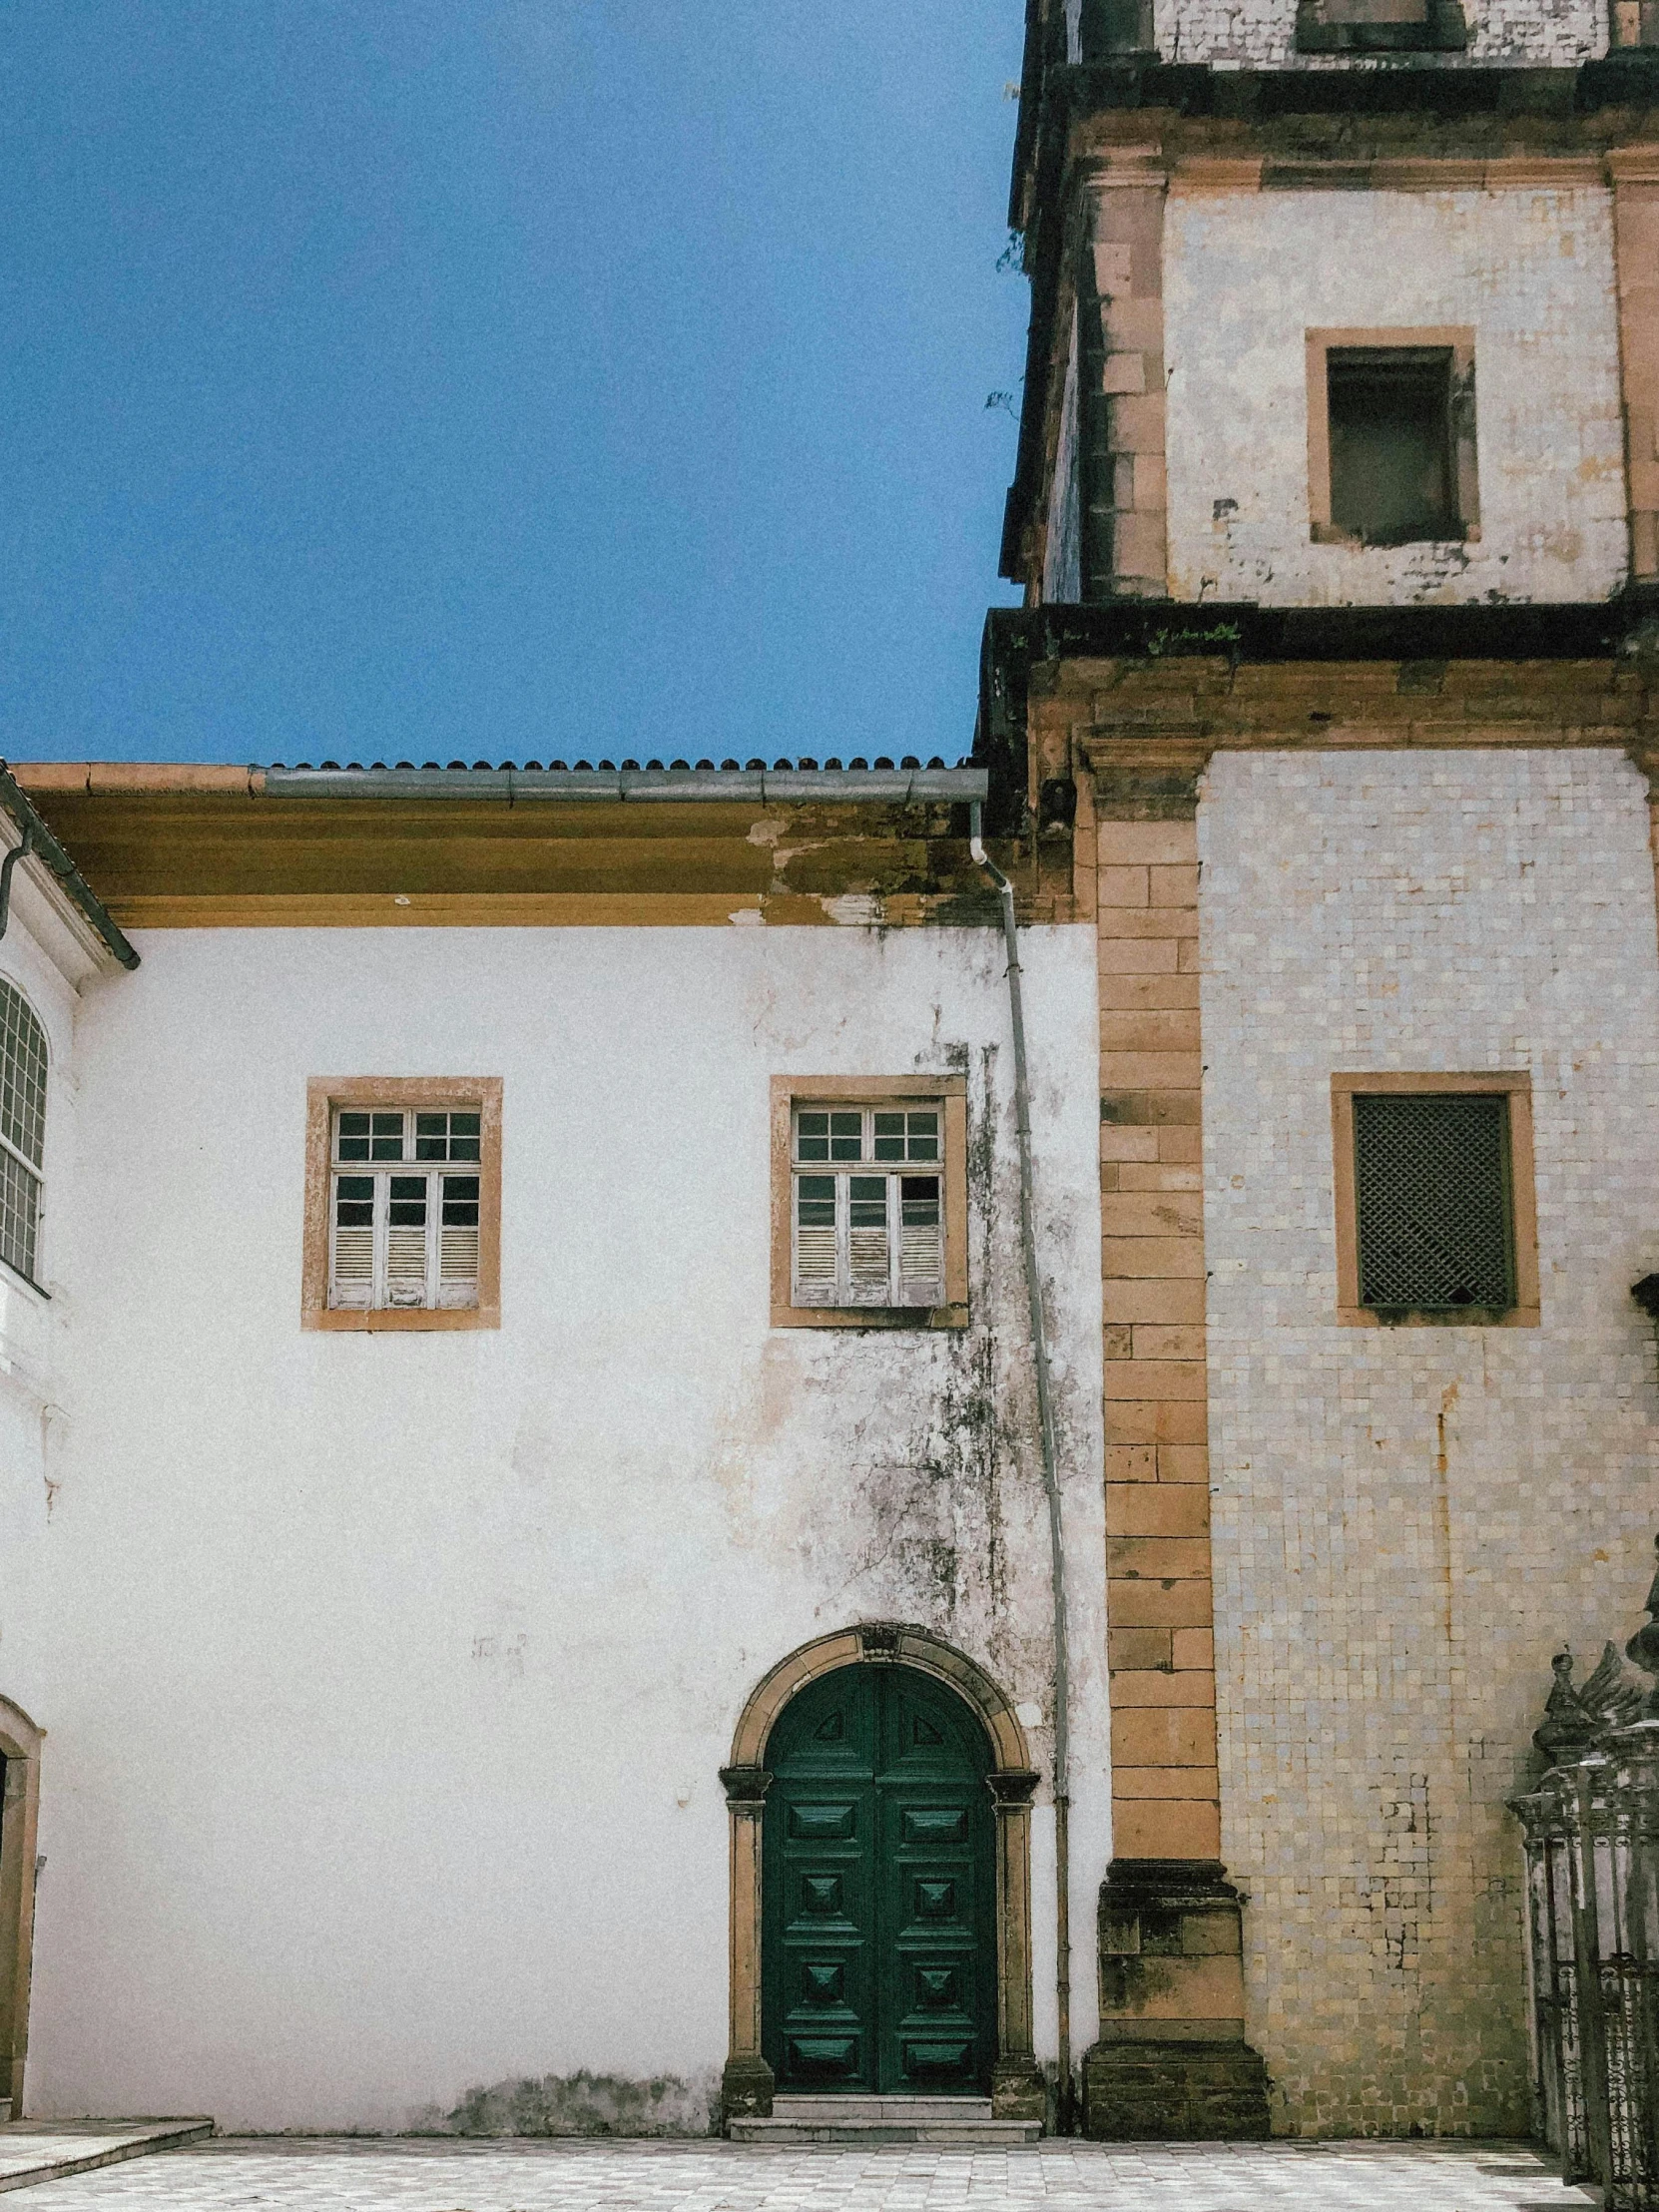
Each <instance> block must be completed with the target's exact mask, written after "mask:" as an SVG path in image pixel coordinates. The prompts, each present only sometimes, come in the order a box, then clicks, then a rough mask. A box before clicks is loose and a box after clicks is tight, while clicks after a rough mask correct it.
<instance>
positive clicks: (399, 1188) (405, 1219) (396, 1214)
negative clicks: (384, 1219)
mask: <svg viewBox="0 0 1659 2212" xmlns="http://www.w3.org/2000/svg"><path fill="white" fill-rule="evenodd" d="M388 1219H389V1220H390V1222H391V1225H392V1227H393V1228H394V1229H419V1228H421V1227H423V1226H424V1224H425V1220H426V1178H425V1176H423V1175H394V1176H393V1177H392V1178H391V1209H390V1213H389V1216H388Z"/></svg>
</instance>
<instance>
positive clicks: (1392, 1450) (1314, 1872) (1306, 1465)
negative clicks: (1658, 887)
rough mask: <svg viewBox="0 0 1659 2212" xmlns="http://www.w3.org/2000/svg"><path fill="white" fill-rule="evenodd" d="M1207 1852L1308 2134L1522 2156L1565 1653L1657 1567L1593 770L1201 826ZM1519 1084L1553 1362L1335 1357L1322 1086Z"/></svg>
mask: <svg viewBox="0 0 1659 2212" xmlns="http://www.w3.org/2000/svg"><path fill="white" fill-rule="evenodd" d="M1199 831H1200V846H1201V851H1202V853H1203V893H1202V926H1203V948H1204V949H1203V957H1204V981H1203V1019H1204V1057H1205V1062H1206V1071H1207V1072H1206V1076H1205V1100H1204V1127H1205V1181H1206V1192H1207V1196H1206V1200H1205V1233H1206V1239H1207V1257H1208V1261H1209V1266H1210V1269H1211V1306H1210V1408H1211V1444H1212V1452H1211V1457H1212V1468H1213V1480H1214V1483H1215V1499H1214V1506H1215V1530H1216V1534H1215V1569H1216V1604H1217V1619H1216V1627H1217V1645H1218V1668H1219V1695H1220V1720H1221V1771H1222V1802H1223V1820H1224V1833H1223V1846H1224V1851H1225V1855H1226V1858H1227V1861H1228V1864H1229V1866H1230V1868H1231V1870H1232V1872H1233V1874H1234V1875H1235V1877H1236V1878H1237V1879H1238V1880H1239V1881H1240V1883H1241V1884H1242V1886H1243V1887H1244V1889H1245V1890H1246V1892H1247V1893H1248V1895H1249V1899H1250V1904H1249V1909H1248V1912H1247V1915H1246V1922H1245V1938H1246V1939H1245V1953H1246V1969H1247V1975H1248V1982H1249V2004H1250V2021H1249V2029H1250V2034H1251V2037H1252V2039H1253V2040H1254V2041H1255V2042H1256V2043H1257V2044H1258V2045H1259V2047H1260V2048H1261V2049H1262V2050H1263V2052H1264V2054H1265V2055H1266V2058H1267V2061H1268V2065H1269V2069H1270V2071H1271V2072H1272V2074H1273V2076H1274V2078H1275V2082H1276V2087H1277V2089H1278V2092H1279V2094H1280V2097H1281V2100H1282V2107H1281V2108H1282V2119H1283V2122H1284V2124H1287V2125H1289V2126H1290V2127H1292V2128H1293V2129H1300V2130H1303V2131H1305V2132H1309V2133H1337V2134H1342V2133H1353V2132H1376V2131H1381V2132H1383V2133H1394V2134H1398V2133H1403V2132H1405V2131H1406V2130H1408V2129H1409V2128H1411V2127H1412V2126H1417V2127H1420V2128H1422V2129H1424V2130H1425V2131H1426V2132H1429V2133H1434V2132H1440V2131H1449V2132H1458V2131H1467V2132H1472V2133H1475V2134H1480V2133H1487V2134H1504V2133H1524V2132H1525V2129H1526V2126H1527V2124H1528V2120H1527V2110H1526V2091H1525V2049H1524V2044H1525V2037H1524V2009H1523V1998H1522V1965H1521V1951H1520V1942H1519V1930H1520V1898H1519V1879H1518V1878H1519V1871H1520V1842H1519V1835H1518V1830H1517V1828H1516V1825H1515V1823H1514V1822H1513V1820H1512V1819H1511V1818H1510V1817H1509V1816H1508V1815H1507V1814H1506V1813H1505V1812H1504V1810H1503V1800H1504V1799H1505V1797H1506V1796H1508V1795H1509V1794H1511V1793H1512V1792H1513V1791H1514V1790H1516V1789H1517V1788H1518V1787H1520V1786H1521V1785H1522V1783H1523V1780H1524V1778H1525V1775H1526V1773H1527V1766H1526V1762H1527V1758H1528V1755H1529V1749H1530V1736H1531V1732H1532V1730H1533V1729H1534V1728H1535V1727H1536V1726H1537V1725H1538V1722H1539V1719H1540V1717H1541V1713H1542V1705H1543V1699H1544V1696H1545V1694H1546V1693H1547V1691H1548V1688H1549V1683H1550V1671H1549V1661H1550V1656H1551V1654H1552V1653H1553V1652H1555V1651H1557V1650H1559V1648H1560V1646H1561V1643H1562V1641H1563V1639H1565V1640H1566V1641H1568V1642H1570V1644H1571V1647H1572V1649H1573V1651H1574V1652H1575V1653H1577V1654H1579V1655H1580V1658H1581V1662H1582V1665H1583V1669H1584V1671H1587V1670H1588V1668H1589V1666H1590V1665H1592V1664H1593V1663H1594V1660H1595V1658H1596V1656H1597V1655H1598V1654H1599V1653H1600V1650H1601V1647H1602V1643H1603V1641H1604V1639H1605V1638H1607V1637H1609V1636H1612V1637H1617V1638H1618V1639H1619V1641H1620V1642H1621V1644H1622V1642H1623V1640H1624V1638H1625V1637H1626V1636H1627V1635H1628V1634H1629V1633H1630V1632H1631V1630H1632V1629H1633V1628H1634V1627H1635V1626H1636V1625H1637V1624H1638V1623H1639V1621H1640V1619H1641V1607H1642V1602H1643V1599H1644V1598H1645V1596H1646V1592H1647V1586H1648V1581H1649V1578H1650V1575H1651V1573H1652V1550H1651V1545H1652V1531H1653V1518H1654V1495H1655V1492H1654V1470H1655V1463H1656V1462H1655V1447H1656V1445H1659V1404H1656V1392H1655V1368H1654V1346H1653V1331H1652V1327H1651V1325H1650V1324H1649V1323H1648V1322H1646V1321H1645V1320H1644V1319H1643V1317H1642V1316H1641V1314H1640V1313H1639V1312H1638V1311H1637V1309H1636V1308H1635V1306H1634V1305H1633V1304H1632V1302H1631V1299H1630V1295H1629V1291H1630V1285H1631V1284H1632V1283H1633V1282H1635V1281H1636V1280H1637V1278H1638V1277H1640V1276H1641V1275H1642V1274H1644V1273H1646V1272H1647V1271H1648V1270H1649V1269H1651V1268H1652V1267H1654V1266H1655V1264H1656V1263H1659V1122H1656V1120H1655V1116H1654V1089H1655V1077H1656V1073H1659V956H1656V939H1655V917H1654V882H1653V863H1652V858H1651V854H1650V851H1649V846H1648V809H1647V795H1646V790H1645V786H1644V784H1643V780H1642V779H1641V778H1640V777H1639V776H1638V775H1637V773H1636V772H1635V770H1634V769H1633V768H1632V767H1631V766H1630V765H1629V763H1628V762H1627V761H1626V760H1625V759H1624V757H1623V756H1622V754H1619V753H1616V752H1605V753H1604V752H1584V753H1566V752H1537V753H1526V752H1469V753H1461V754H1450V753H1433V752H1428V753H1418V754H1401V753H1387V754H1381V755H1368V754H1357V753H1342V754H1325V755H1310V756H1297V757H1292V756H1287V755H1283V754H1280V755H1275V754H1259V755H1255V756H1244V755H1233V754H1230V755H1218V756H1217V757H1216V759H1215V761H1214V762H1213V763H1212V766H1211V768H1210V771H1209V774H1208V777H1207V779H1206V783H1205V790H1204V799H1203V804H1202V806H1201V809H1200V813H1199ZM1485 1068H1524V1069H1528V1070H1530V1073H1531V1078H1532V1100H1533V1115H1534V1122H1535V1147H1536V1190H1537V1212H1538V1232H1539V1245H1540V1267H1541V1279H1542V1311H1543V1321H1542V1327H1541V1328H1538V1329H1507V1328H1496V1329H1494V1328H1449V1327H1448V1328H1443V1329H1442V1328H1396V1329H1381V1328H1352V1329H1345V1328H1339V1327H1337V1326H1336V1325H1335V1319H1334V1314H1335V1306H1336V1295H1337V1291H1336V1245H1335V1230H1334V1204H1335V1201H1334V1189H1333V1167H1332V1123H1331V1077H1332V1075H1333V1073H1334V1072H1338V1071H1366V1070H1374V1069H1378V1070H1381V1069H1399V1070H1410V1071H1432V1070H1447V1071H1457V1070H1465V1069H1468V1070H1478V1069H1485Z"/></svg>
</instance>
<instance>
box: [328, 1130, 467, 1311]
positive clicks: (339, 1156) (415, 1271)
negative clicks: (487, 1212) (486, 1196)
mask: <svg viewBox="0 0 1659 2212" xmlns="http://www.w3.org/2000/svg"><path fill="white" fill-rule="evenodd" d="M481 1126H482V1117H481V1115H480V1114H479V1112H478V1109H477V1108H476V1107H464V1108H460V1107H457V1108H448V1109H440V1110H430V1109H428V1108H425V1107H420V1108H414V1107H401V1106H392V1107H377V1106H376V1107H339V1108H337V1109H336V1110H335V1112H334V1116H333V1131H332V1138H333V1142H332V1161H331V1167H330V1188H329V1194H328V1199H329V1203H328V1303H329V1305H330V1306H333V1307H345V1308H357V1309H368V1310H375V1309H380V1308H386V1307H391V1308H408V1309H415V1308H427V1309H430V1308H435V1307H468V1306H476V1305H477V1303H478V1209H479V1173H480V1160H481V1151H482V1138H481V1133H480V1132H481ZM457 1170H458V1172H457Z"/></svg>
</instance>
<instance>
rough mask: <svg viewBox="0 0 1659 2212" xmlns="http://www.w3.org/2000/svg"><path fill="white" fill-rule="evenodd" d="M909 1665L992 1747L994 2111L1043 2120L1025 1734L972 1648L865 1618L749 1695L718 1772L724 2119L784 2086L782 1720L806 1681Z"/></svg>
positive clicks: (753, 2107) (784, 1663) (758, 2108)
mask: <svg viewBox="0 0 1659 2212" xmlns="http://www.w3.org/2000/svg"><path fill="white" fill-rule="evenodd" d="M856 1666H904V1667H913V1668H914V1669H915V1670H916V1672H917V1673H918V1674H925V1675H931V1676H932V1678H933V1679H934V1681H936V1682H941V1683H943V1684H945V1685H946V1686H947V1687H948V1688H949V1689H951V1690H954V1691H955V1693H956V1694H957V1696H958V1697H960V1698H961V1699H962V1701H963V1702H964V1704H966V1705H967V1706H968V1707H969V1709H970V1710H971V1711H972V1712H973V1713H974V1714H975V1715H976V1716H977V1718H978V1720H979V1722H980V1724H981V1726H982V1727H983V1728H984V1730H985V1734H986V1737H987V1738H988V1740H989V1743H990V1747H991V1771H990V1773H989V1774H988V1775H987V1776H986V1778H985V1779H986V1782H987V1785H988V1787H989V1789H990V1792H991V1797H992V1800H993V1802H994V1806H995V1813H996V1953H997V1955H996V1969H997V1971H996V1991H997V1994H996V2006H997V2020H996V2040H997V2051H996V2066H995V2070H994V2073H993V2076H992V2090H991V2099H992V2109H993V2110H994V2111H995V2112H996V2113H997V2114H998V2116H999V2117H1007V2118H1010V2119H1041V2118H1042V2117H1043V2116H1044V2112H1045V2107H1046V2091H1045V2088H1044V2084H1043V2079H1042V2076H1041V2074H1040V2073H1039V2072H1038V2070H1037V2062H1036V2057H1035V2053H1034V2050H1033V2046H1032V2040H1031V1796H1032V1792H1033V1791H1034V1790H1035V1789H1036V1786H1037V1783H1038V1780H1039V1779H1040V1778H1039V1776H1038V1774H1037V1771H1036V1769H1035V1768H1034V1767H1033V1766H1032V1765H1031V1763H1030V1751H1029V1748H1028V1746H1027V1743H1026V1738H1025V1730H1024V1729H1023V1727H1022V1726H1021V1725H1020V1721H1019V1716H1018V1715H1017V1714H1016V1713H1015V1711H1014V1708H1013V1706H1012V1704H1011V1703H1010V1701H1009V1699H1008V1698H1007V1697H1006V1696H1005V1695H1004V1694H1003V1691H1002V1689H1001V1688H1000V1686H999V1685H998V1684H997V1683H996V1682H995V1681H993V1680H992V1678H991V1676H989V1675H988V1674H987V1673H986V1672H985V1670H984V1669H983V1668H982V1667H980V1666H979V1665H977V1664H976V1663H975V1662H974V1661H973V1660H972V1659H970V1658H969V1657H968V1656H967V1654H966V1653H965V1652H961V1651H958V1650H957V1649H956V1648H955V1646H954V1645H952V1644H947V1643H946V1642H945V1641H944V1640H943V1638H942V1637H939V1636H934V1635H932V1634H931V1633H930V1632H929V1631H928V1630H927V1629H925V1628H910V1627H905V1626H902V1625H901V1624H899V1623H897V1622H893V1621H866V1622H864V1623H862V1624H861V1625H860V1626H858V1627H856V1628H843V1629H839V1630H837V1631H836V1632H835V1633H834V1634H833V1635H830V1636H820V1637H817V1638H815V1639H814V1641H813V1642H812V1643H810V1644H802V1645H801V1646H800V1647H799V1648H798V1649H797V1650H795V1651H792V1652H791V1653H790V1654H789V1656H788V1657H787V1658H784V1659H781V1660H780V1661H779V1662H778V1664H777V1665H776V1666H775V1667H774V1668H772V1670H771V1671H770V1673H768V1674H767V1675H766V1676H765V1677H764V1678H763V1679H762V1680H761V1682H760V1683H759V1684H758V1685H757V1686H756V1688H755V1690H754V1691H753V1692H752V1693H751V1695H750V1697H749V1699H748V1702H747V1703H746V1704H745V1706H744V1709H743V1712H742V1713H741V1715H740V1716H739V1719H738V1725H737V1728H736V1731H735V1732H734V1734H733V1738H732V1757H731V1763H730V1764H729V1765H728V1766H725V1767H722V1769H721V1770H720V1779H721V1781H722V1783H723V1784H724V1786H725V1790H726V1802H727V1805H728V1808H729V1810H730V1814H731V1844H732V1857H731V1870H732V1924H731V1992H732V2027H731V2051H730V2055H729V2056H728V2058H727V2061H726V2072H725V2076H724V2079H723V2084H722V2102H723V2105H724V2108H725V2114H726V2117H727V2118H728V2119H731V2118H733V2117H734V2116H735V2115H749V2114H755V2115H764V2114H766V2113H769V2112H770V2111H771V2110H772V2096H773V2090H774V2088H775V2086H776V2083H775V2080H774V2076H773V2071H772V2068H771V2067H770V2066H769V2065H768V2064H767V2062H766V2059H765V2058H764V2057H763V2055H762V2051H761V1828H762V1821H763V1818H764V1815H765V1809H766V1794H767V1790H768V1788H769V1787H770V1785H771V1782H772V1776H771V1775H770V1774H769V1773H768V1771H767V1768H766V1763H765V1761H766V1747H767V1742H768V1739H769V1738H770V1736H771V1734H772V1730H773V1727H774V1725H775V1723H776V1722H777V1720H778V1716H779V1715H780V1714H781V1713H782V1712H783V1710H784V1708H785V1707H786V1706H787V1705H788V1704H789V1702H790V1700H791V1699H792V1698H794V1697H796V1696H797V1695H798V1694H799V1693H800V1692H801V1691H802V1690H804V1689H805V1688H806V1687H807V1685H808V1684H809V1683H810V1682H817V1681H819V1680H821V1679H822V1678H823V1677H824V1676H825V1675H827V1674H830V1673H833V1672H834V1670H835V1669H836V1668H837V1667H856Z"/></svg>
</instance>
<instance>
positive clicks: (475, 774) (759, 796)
mask: <svg viewBox="0 0 1659 2212" xmlns="http://www.w3.org/2000/svg"><path fill="white" fill-rule="evenodd" d="M264 781H265V790H266V792H267V794H268V795H269V796H270V797H271V798H273V799H276V798H281V799H495V800H500V801H501V802H503V804H505V805H507V806H513V805H516V804H517V803H518V802H519V801H522V800H533V799H581V800H600V801H605V800H609V801H611V802H612V803H613V804H614V803H615V802H616V801H618V800H631V801H634V802H636V803H637V802H639V801H642V800H669V801H680V802H682V803H683V802H686V801H697V800H715V801H724V802H725V803H726V804H727V805H729V806H730V805H733V804H741V803H743V802H745V801H749V802H751V803H754V804H759V805H763V806H764V805H767V804H770V803H772V802H775V801H776V802H778V803H779V804H787V803H788V802H790V801H792V800H794V801H803V800H820V801H826V800H828V801H833V802H838V803H840V804H842V805H845V804H846V803H848V802H854V803H856V802H865V803H869V802H875V803H882V804H886V805H889V806H891V805H902V804H903V803H904V802H906V801H911V800H928V799H933V800H951V801H956V802H962V803H966V802H968V801H972V800H975V799H979V800H982V799H983V798H984V796H985V787H986V775H985V771H984V770H983V769H977V768H942V769H678V770H677V769H655V770H654V769H613V770H610V771H608V772H605V771H600V770H597V769H595V770H589V771H583V770H580V769H562V770H560V769H513V768H492V769H452V768H443V769H418V768H415V769H405V768H390V769H387V768H381V769H375V768H353V769H304V768H272V769H267V770H266V772H265V779H264Z"/></svg>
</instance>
